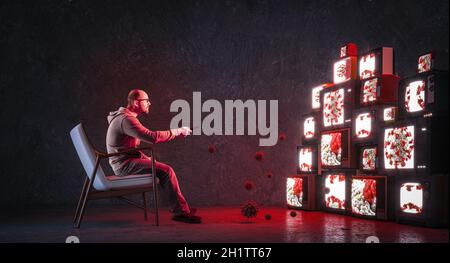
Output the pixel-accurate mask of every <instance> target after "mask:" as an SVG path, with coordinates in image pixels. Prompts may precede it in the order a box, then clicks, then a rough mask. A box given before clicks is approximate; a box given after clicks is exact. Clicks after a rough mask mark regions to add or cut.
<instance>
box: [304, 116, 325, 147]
mask: <svg viewBox="0 0 450 263" xmlns="http://www.w3.org/2000/svg"><path fill="white" fill-rule="evenodd" d="M301 125H302V143H303V144H317V143H318V141H319V137H320V133H319V125H320V112H313V113H310V114H305V115H303V118H302V122H301Z"/></svg>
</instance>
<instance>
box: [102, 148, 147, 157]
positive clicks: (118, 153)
mask: <svg viewBox="0 0 450 263" xmlns="http://www.w3.org/2000/svg"><path fill="white" fill-rule="evenodd" d="M143 150H150V152H151V155H152V157H153V147H152V146H143V147H137V148H130V149H127V150H123V151H120V152H116V153H101V152H97V151H96V152H95V153H96V154H97V156H98V157H99V158H100V159H103V158H108V157H111V156H117V155H121V154H126V153H130V152H135V151H143Z"/></svg>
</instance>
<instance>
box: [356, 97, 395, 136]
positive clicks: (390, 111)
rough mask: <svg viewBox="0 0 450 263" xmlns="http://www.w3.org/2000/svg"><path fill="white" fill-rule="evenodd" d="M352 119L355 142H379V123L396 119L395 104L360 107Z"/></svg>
mask: <svg viewBox="0 0 450 263" xmlns="http://www.w3.org/2000/svg"><path fill="white" fill-rule="evenodd" d="M386 109H387V112H386ZM385 114H386V118H385ZM352 120H353V121H352V140H353V143H356V144H373V143H378V134H379V132H378V127H379V124H380V123H384V122H386V123H392V122H393V120H395V106H389V105H386V106H381V105H376V106H368V107H364V108H359V109H356V110H354V111H353V118H352Z"/></svg>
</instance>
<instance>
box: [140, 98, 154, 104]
mask: <svg viewBox="0 0 450 263" xmlns="http://www.w3.org/2000/svg"><path fill="white" fill-rule="evenodd" d="M137 101H139V102H141V101H145V102H146V103H147V104H148V105H152V103H151V102H150V100H149V99H137Z"/></svg>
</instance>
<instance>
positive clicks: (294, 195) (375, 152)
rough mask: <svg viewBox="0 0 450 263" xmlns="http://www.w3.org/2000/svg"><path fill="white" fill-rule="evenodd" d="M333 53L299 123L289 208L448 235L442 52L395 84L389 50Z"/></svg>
mask: <svg viewBox="0 0 450 263" xmlns="http://www.w3.org/2000/svg"><path fill="white" fill-rule="evenodd" d="M340 51H341V52H340V59H339V60H338V61H337V62H336V63H334V67H333V83H325V84H322V85H320V86H318V87H315V88H313V89H312V98H311V102H312V105H311V109H312V111H311V113H309V114H306V115H303V118H302V121H301V123H302V127H303V129H302V131H303V133H302V145H301V146H298V147H297V152H298V167H297V174H296V175H291V176H289V177H288V178H287V182H286V187H287V188H286V189H287V193H286V198H287V205H288V207H289V208H296V209H303V210H323V211H327V212H334V213H341V214H346V215H352V216H355V217H361V218H371V219H379V220H388V221H397V222H399V223H411V224H419V225H424V226H429V227H448V199H449V198H448V195H449V194H448V189H449V184H448V172H449V168H448V157H449V154H448V152H449V140H448V137H449V134H448V132H449V129H448V53H447V52H445V51H442V52H429V53H426V54H424V55H421V56H419V59H418V67H417V73H416V74H415V75H414V76H412V77H408V78H403V79H401V80H400V78H399V77H398V76H397V75H395V68H394V51H393V48H390V47H380V48H377V49H374V50H371V51H369V52H366V53H364V54H361V55H359V56H358V52H357V46H356V45H355V44H353V43H349V44H347V45H345V46H344V47H342V48H341V50H340Z"/></svg>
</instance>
